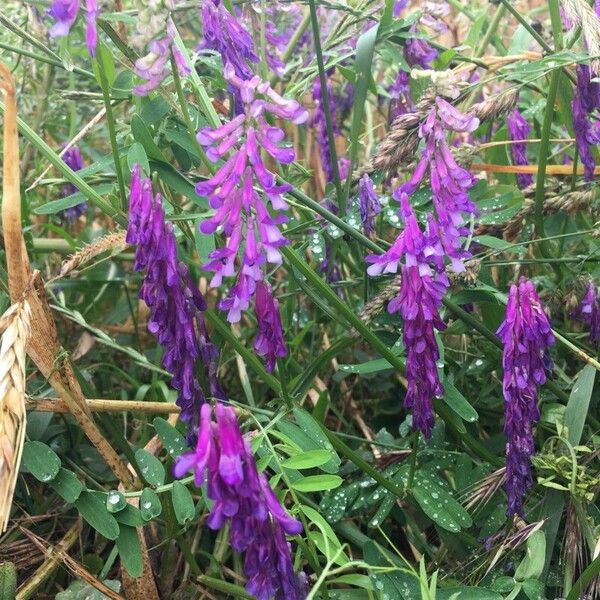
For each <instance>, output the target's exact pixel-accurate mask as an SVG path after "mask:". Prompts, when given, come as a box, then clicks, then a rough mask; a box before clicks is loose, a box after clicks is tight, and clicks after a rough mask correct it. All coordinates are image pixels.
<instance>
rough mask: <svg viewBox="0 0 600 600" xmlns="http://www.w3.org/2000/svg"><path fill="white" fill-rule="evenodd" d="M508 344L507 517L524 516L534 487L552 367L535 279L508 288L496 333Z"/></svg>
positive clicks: (504, 363) (505, 383) (504, 362)
mask: <svg viewBox="0 0 600 600" xmlns="http://www.w3.org/2000/svg"><path fill="white" fill-rule="evenodd" d="M497 333H498V336H499V337H500V339H501V340H502V342H503V344H504V349H503V354H502V367H503V369H504V377H503V380H502V390H503V392H504V434H505V436H506V493H507V495H508V511H507V514H508V515H509V516H512V515H515V514H516V515H520V514H522V510H523V498H524V496H525V493H526V492H527V490H528V489H529V488H530V487H531V485H532V482H533V480H532V476H531V455H532V454H533V453H534V452H535V444H534V440H533V424H534V423H536V422H537V421H538V419H539V417H540V413H539V410H538V406H537V394H538V387H539V386H540V385H543V384H544V383H545V382H546V374H547V372H548V371H549V370H550V369H551V368H552V360H551V358H550V355H549V353H548V348H549V347H550V346H551V345H553V344H554V336H553V334H552V330H551V327H550V321H549V320H548V317H547V316H546V313H545V312H544V309H543V308H542V304H541V302H540V299H539V297H538V295H537V292H536V291H535V287H534V286H533V283H531V281H528V280H527V279H525V278H524V277H521V279H520V280H519V283H518V284H517V285H513V286H511V288H510V293H509V296H508V305H507V307H506V319H505V321H504V322H503V323H502V325H501V326H500V328H499V329H498V332H497Z"/></svg>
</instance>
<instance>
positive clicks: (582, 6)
mask: <svg viewBox="0 0 600 600" xmlns="http://www.w3.org/2000/svg"><path fill="white" fill-rule="evenodd" d="M561 5H562V9H563V10H564V11H565V15H566V16H567V17H568V18H569V20H570V21H571V23H572V25H573V26H574V27H578V26H580V27H581V32H582V33H583V39H584V40H585V43H586V46H587V51H588V54H589V55H590V56H593V57H595V58H593V59H591V60H590V66H591V67H592V69H593V70H594V71H596V72H598V70H599V69H600V59H599V58H598V57H599V56H600V18H598V15H597V14H596V12H595V11H594V9H593V8H592V7H591V6H590V5H589V4H588V3H587V2H586V1H585V0H562V2H561Z"/></svg>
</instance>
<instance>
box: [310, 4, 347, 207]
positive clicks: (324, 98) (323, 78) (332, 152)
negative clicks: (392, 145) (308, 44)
mask: <svg viewBox="0 0 600 600" xmlns="http://www.w3.org/2000/svg"><path fill="white" fill-rule="evenodd" d="M308 4H309V5H310V21H311V24H312V30H313V37H314V42H315V54H316V55H317V66H318V67H319V80H320V82H321V104H322V105H323V112H324V113H325V125H326V127H327V143H328V144H329V156H330V158H331V170H332V171H333V183H334V185H335V191H336V195H337V200H338V208H339V211H340V215H341V216H342V217H343V216H344V214H345V213H346V202H345V199H344V192H343V190H342V182H341V180H340V171H339V169H338V160H337V150H336V148H335V136H334V135H333V122H332V119H331V107H330V106H329V94H328V93H327V74H326V73H325V65H324V63H323V51H322V50H321V34H320V31H319V19H318V18H317V7H316V6H315V0H308Z"/></svg>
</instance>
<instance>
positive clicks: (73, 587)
mask: <svg viewBox="0 0 600 600" xmlns="http://www.w3.org/2000/svg"><path fill="white" fill-rule="evenodd" d="M102 583H103V584H104V585H105V586H106V587H108V588H110V589H111V590H112V591H113V592H119V591H120V589H121V582H120V581H116V580H112V579H105V580H104V581H103V582H102ZM54 598H55V600H106V595H105V594H103V593H102V592H99V591H98V590H97V589H96V588H95V587H93V586H92V585H91V584H89V583H88V582H87V581H83V580H82V579H76V580H75V581H73V583H71V584H70V585H69V587H68V588H67V589H66V590H65V591H64V592H58V594H56V596H55V597H54Z"/></svg>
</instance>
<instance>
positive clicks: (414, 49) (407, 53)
mask: <svg viewBox="0 0 600 600" xmlns="http://www.w3.org/2000/svg"><path fill="white" fill-rule="evenodd" d="M410 31H411V32H413V33H415V32H416V31H417V25H416V24H415V25H413V26H412V27H411V28H410ZM437 55H438V52H437V50H436V49H435V48H433V47H432V46H430V45H429V43H428V42H427V40H423V39H420V38H414V37H413V38H410V39H408V40H406V45H405V46H404V58H405V59H406V62H407V63H408V64H409V65H410V66H411V67H415V66H418V67H421V68H423V69H430V68H431V63H432V62H433V61H434V60H435V59H436V58H437Z"/></svg>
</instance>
